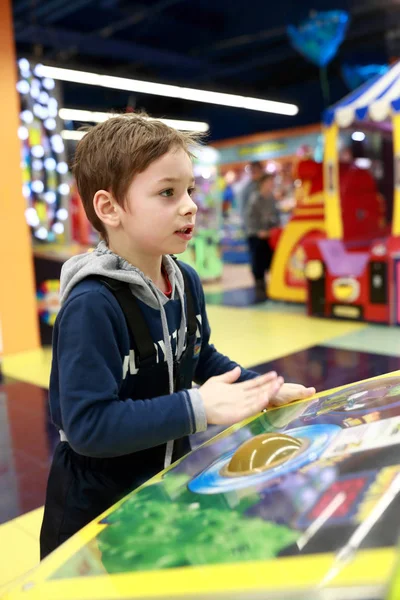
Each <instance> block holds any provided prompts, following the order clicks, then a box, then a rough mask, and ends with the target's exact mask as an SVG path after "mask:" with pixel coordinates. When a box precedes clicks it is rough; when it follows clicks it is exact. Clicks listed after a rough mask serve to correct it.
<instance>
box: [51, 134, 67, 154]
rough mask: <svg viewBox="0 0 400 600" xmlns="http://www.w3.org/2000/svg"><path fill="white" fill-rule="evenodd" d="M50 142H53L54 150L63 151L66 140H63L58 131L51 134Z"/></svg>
mask: <svg viewBox="0 0 400 600" xmlns="http://www.w3.org/2000/svg"><path fill="white" fill-rule="evenodd" d="M50 144H51V147H52V148H53V150H54V152H63V151H64V142H63V139H62V137H61V135H59V134H58V133H56V134H55V135H52V136H51V138H50Z"/></svg>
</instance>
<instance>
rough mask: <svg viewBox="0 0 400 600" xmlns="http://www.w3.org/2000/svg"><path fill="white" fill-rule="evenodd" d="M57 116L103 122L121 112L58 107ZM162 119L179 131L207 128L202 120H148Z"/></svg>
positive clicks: (70, 119)
mask: <svg viewBox="0 0 400 600" xmlns="http://www.w3.org/2000/svg"><path fill="white" fill-rule="evenodd" d="M58 114H59V117H60V118H61V119H63V120H64V121H81V122H84V123H86V122H88V123H103V121H107V119H109V118H110V117H118V116H121V114H123V113H107V112H95V111H91V110H80V109H75V108H60V110H59V113H58ZM154 120H157V121H162V122H163V123H165V124H166V125H169V126H170V127H173V128H174V129H179V130H180V131H198V132H200V133H205V132H206V131H208V130H209V128H210V127H209V125H208V123H204V122H202V121H182V120H180V119H150V121H154Z"/></svg>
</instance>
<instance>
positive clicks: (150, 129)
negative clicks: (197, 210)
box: [73, 113, 200, 242]
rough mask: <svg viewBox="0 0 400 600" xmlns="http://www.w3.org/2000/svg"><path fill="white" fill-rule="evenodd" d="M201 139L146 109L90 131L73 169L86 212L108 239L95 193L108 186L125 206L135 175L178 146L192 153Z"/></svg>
mask: <svg viewBox="0 0 400 600" xmlns="http://www.w3.org/2000/svg"><path fill="white" fill-rule="evenodd" d="M199 141H200V136H199V134H197V133H191V132H182V131H177V130H176V129H173V128H172V127H169V126H168V125H166V124H165V123H163V122H162V121H158V120H152V119H149V117H148V115H146V114H145V113H141V114H126V115H120V116H116V117H110V118H109V119H108V120H107V121H104V122H103V123H99V124H98V125H95V126H94V127H92V128H90V129H89V130H88V131H87V133H86V135H84V137H83V138H82V139H81V140H80V142H79V144H78V146H77V148H76V152H75V159H74V164H73V172H74V175H75V179H76V184H77V187H78V191H79V194H80V197H81V199H82V203H83V207H84V209H85V212H86V216H87V218H88V219H89V221H90V223H91V224H92V225H93V227H94V228H95V229H97V231H98V232H99V233H100V235H101V237H102V238H103V239H104V240H105V241H106V242H108V239H107V231H106V228H105V226H104V223H103V222H102V221H101V220H100V219H99V217H98V216H97V215H96V212H95V210H94V207H93V197H94V195H95V193H96V192H97V191H98V190H107V191H109V192H111V193H112V195H113V197H114V198H115V200H116V201H117V202H118V204H120V205H121V206H124V203H125V198H126V193H127V191H128V188H129V186H130V184H131V183H132V179H133V178H134V176H135V175H137V174H138V173H142V172H143V171H145V170H146V169H147V167H148V166H149V165H150V164H151V163H152V162H154V161H155V160H157V159H158V158H160V157H161V156H163V155H164V154H166V153H167V152H168V151H169V150H171V149H172V148H175V147H177V148H182V149H183V150H184V151H185V152H187V154H188V155H189V156H190V157H192V156H193V155H192V153H191V150H190V149H191V148H193V147H196V146H197V145H198V144H199Z"/></svg>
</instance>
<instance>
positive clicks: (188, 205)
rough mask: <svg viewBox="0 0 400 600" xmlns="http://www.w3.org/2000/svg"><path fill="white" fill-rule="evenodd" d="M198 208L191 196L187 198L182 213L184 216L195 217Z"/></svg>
mask: <svg viewBox="0 0 400 600" xmlns="http://www.w3.org/2000/svg"><path fill="white" fill-rule="evenodd" d="M197 210H198V207H197V204H196V203H195V202H194V200H193V199H192V197H191V196H189V195H187V196H186V202H184V204H183V205H182V211H183V214H184V215H188V214H190V215H195V214H196V213H197Z"/></svg>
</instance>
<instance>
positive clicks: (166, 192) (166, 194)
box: [160, 188, 174, 198]
mask: <svg viewBox="0 0 400 600" xmlns="http://www.w3.org/2000/svg"><path fill="white" fill-rule="evenodd" d="M173 195H174V190H173V189H172V188H168V189H167V190H163V191H162V192H160V196H163V197H164V198H170V197H171V196H173Z"/></svg>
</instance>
